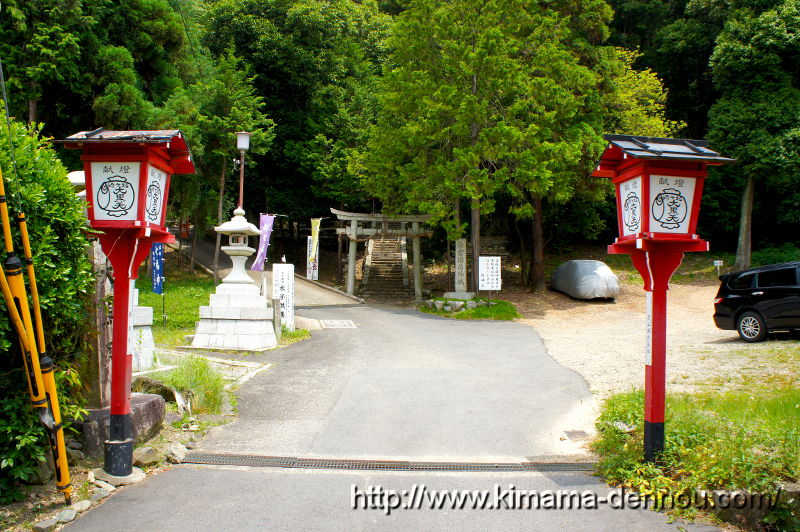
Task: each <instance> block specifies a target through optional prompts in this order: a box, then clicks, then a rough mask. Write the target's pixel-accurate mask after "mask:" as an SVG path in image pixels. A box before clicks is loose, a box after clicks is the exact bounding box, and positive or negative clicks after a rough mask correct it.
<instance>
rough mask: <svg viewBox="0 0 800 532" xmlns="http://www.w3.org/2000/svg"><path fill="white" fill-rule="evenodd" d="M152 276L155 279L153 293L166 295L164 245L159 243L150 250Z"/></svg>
mask: <svg viewBox="0 0 800 532" xmlns="http://www.w3.org/2000/svg"><path fill="white" fill-rule="evenodd" d="M150 275H151V277H152V278H153V292H155V293H156V294H163V293H164V280H165V279H166V278H165V277H164V244H161V243H160V242H157V243H155V244H153V247H152V248H150Z"/></svg>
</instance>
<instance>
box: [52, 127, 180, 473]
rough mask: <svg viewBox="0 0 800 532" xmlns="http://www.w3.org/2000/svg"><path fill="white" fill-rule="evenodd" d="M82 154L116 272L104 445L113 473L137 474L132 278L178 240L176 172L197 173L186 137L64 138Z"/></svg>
mask: <svg viewBox="0 0 800 532" xmlns="http://www.w3.org/2000/svg"><path fill="white" fill-rule="evenodd" d="M60 142H61V143H63V144H64V145H65V146H66V147H67V148H76V149H77V148H80V149H82V150H83V155H82V156H81V160H82V161H83V164H84V172H85V176H86V199H87V201H88V202H89V205H88V210H87V214H88V217H89V225H91V227H92V228H93V229H96V230H97V231H98V232H99V233H100V237H99V239H100V245H101V247H102V248H103V252H104V253H105V254H106V255H107V256H108V259H109V261H110V262H111V265H112V267H113V269H114V272H113V278H114V323H113V342H112V348H111V412H110V415H111V417H110V425H109V439H108V440H107V441H106V442H105V465H104V469H105V471H106V473H108V474H110V475H113V476H116V477H125V476H127V475H130V474H131V473H132V461H133V434H132V430H131V416H130V412H131V409H130V394H131V368H132V358H133V357H132V355H131V352H130V349H129V345H128V335H129V331H128V322H129V317H130V301H131V299H130V294H131V289H132V288H133V284H132V282H131V280H133V279H136V277H137V276H138V270H139V266H140V265H141V263H142V261H143V260H144V259H145V257H146V256H147V254H148V253H149V252H150V247H151V244H152V243H153V242H174V241H175V237H174V236H173V235H171V234H170V233H169V231H168V230H167V228H166V227H165V224H164V218H165V216H166V211H167V198H168V196H169V183H170V177H171V176H172V174H193V173H194V171H195V169H194V164H193V163H192V157H191V154H190V153H189V148H188V147H187V145H186V141H185V139H184V138H183V135H182V134H181V132H180V131H178V130H166V131H104V130H103V129H102V128H101V129H97V130H94V131H84V132H80V133H76V134H75V135H72V136H70V137H68V138H66V139H64V140H62V141H60Z"/></svg>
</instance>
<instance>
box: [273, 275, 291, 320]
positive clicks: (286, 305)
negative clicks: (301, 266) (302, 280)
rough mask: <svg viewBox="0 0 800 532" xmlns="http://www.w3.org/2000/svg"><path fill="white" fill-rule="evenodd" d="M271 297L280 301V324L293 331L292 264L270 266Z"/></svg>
mask: <svg viewBox="0 0 800 532" xmlns="http://www.w3.org/2000/svg"><path fill="white" fill-rule="evenodd" d="M272 297H273V298H275V299H280V301H281V307H280V309H281V312H280V314H281V324H283V325H285V326H286V329H287V330H290V331H293V330H294V264H277V263H276V264H273V265H272Z"/></svg>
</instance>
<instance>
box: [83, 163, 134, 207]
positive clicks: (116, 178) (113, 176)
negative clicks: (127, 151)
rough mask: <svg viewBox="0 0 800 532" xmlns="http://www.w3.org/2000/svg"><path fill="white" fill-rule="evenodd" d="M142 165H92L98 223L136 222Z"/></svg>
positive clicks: (93, 192)
mask: <svg viewBox="0 0 800 532" xmlns="http://www.w3.org/2000/svg"><path fill="white" fill-rule="evenodd" d="M140 164H141V163H138V162H118V163H111V162H93V163H92V205H93V207H94V218H95V220H136V210H137V207H138V206H139V165H140Z"/></svg>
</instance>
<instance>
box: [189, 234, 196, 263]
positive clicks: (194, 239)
mask: <svg viewBox="0 0 800 532" xmlns="http://www.w3.org/2000/svg"><path fill="white" fill-rule="evenodd" d="M196 249H197V227H196V226H195V228H194V229H193V230H192V259H191V261H190V263H191V266H190V267H189V270H190V271H191V272H192V273H194V252H195V250H196Z"/></svg>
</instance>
